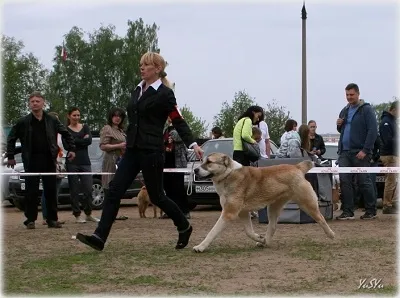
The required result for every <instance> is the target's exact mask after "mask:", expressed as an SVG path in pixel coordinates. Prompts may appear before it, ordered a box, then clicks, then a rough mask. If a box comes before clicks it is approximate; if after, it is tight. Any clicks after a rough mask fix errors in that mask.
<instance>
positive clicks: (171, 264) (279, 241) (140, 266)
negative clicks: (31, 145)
mask: <svg viewBox="0 0 400 298" xmlns="http://www.w3.org/2000/svg"><path fill="white" fill-rule="evenodd" d="M3 211H4V213H3V214H4V216H3V220H4V237H5V238H4V256H5V258H4V259H3V271H4V272H3V273H4V274H3V277H4V291H5V294H6V295H13V294H28V295H29V294H40V295H51V294H52V295H54V294H59V295H69V294H76V295H82V294H111V293H114V294H125V295H131V296H137V295H152V296H153V295H294V294H322V295H330V294H340V295H353V294H363V295H364V294H374V295H395V294H396V293H397V290H398V288H397V286H396V285H397V279H396V216H393V215H385V216H384V215H382V214H379V218H378V219H377V220H375V221H365V222H364V221H361V220H359V219H356V220H355V221H352V222H337V221H330V222H329V224H330V226H331V228H332V229H333V230H334V231H335V233H336V235H337V239H335V240H334V241H332V240H329V239H327V238H326V236H325V234H324V233H323V231H322V230H321V229H320V227H319V226H317V225H315V224H306V225H282V224H280V225H278V229H277V232H276V235H275V238H274V239H275V241H274V244H273V247H271V248H257V247H255V245H254V243H253V242H252V241H251V240H249V239H248V238H247V237H246V236H245V234H244V231H243V228H242V227H241V226H240V225H239V224H238V223H233V224H232V225H231V226H229V227H228V228H227V229H226V230H225V232H224V233H223V235H221V237H220V238H218V239H217V240H216V241H215V242H214V243H213V244H212V245H211V246H210V248H209V250H208V251H206V252H204V253H202V254H196V253H194V252H193V251H192V249H191V248H192V247H193V246H194V245H197V244H198V243H199V242H200V241H201V240H202V239H203V238H204V237H205V235H206V234H207V233H208V231H209V230H210V229H211V227H212V226H213V225H214V223H215V221H216V220H217V218H218V216H219V211H215V210H200V211H194V212H193V213H192V216H193V219H192V220H191V222H192V224H193V227H194V232H193V235H192V238H191V241H190V243H189V247H188V248H186V249H184V250H182V251H176V250H175V249H174V244H175V241H176V237H177V235H176V231H175V229H174V227H173V225H172V221H170V220H162V219H153V218H147V219H140V218H138V211H137V208H136V207H132V206H126V207H124V208H122V209H121V211H120V214H124V215H127V216H129V219H128V220H126V221H120V222H116V223H115V224H114V226H113V230H112V232H111V236H110V238H109V241H108V243H107V245H106V247H105V250H104V251H103V252H96V251H93V250H91V249H89V248H87V247H85V246H83V245H82V244H80V243H79V242H78V241H76V240H72V239H71V236H72V235H74V234H76V232H78V231H80V232H87V233H91V232H93V230H94V228H95V224H94V223H87V224H83V225H82V224H81V225H79V224H75V223H73V221H72V216H71V212H70V211H61V212H60V218H61V219H65V220H67V223H66V225H65V226H64V228H63V229H60V230H54V229H48V228H47V227H46V226H42V225H41V222H40V221H38V222H37V228H36V230H26V229H25V228H24V227H23V225H22V220H23V214H22V213H21V212H19V211H17V210H16V209H15V208H11V207H3ZM148 212H149V215H150V213H151V212H152V210H148ZM359 214H361V213H358V215H359ZM97 215H99V213H97ZM254 228H255V230H256V231H257V232H262V231H264V230H265V229H266V225H265V224H259V223H258V222H257V221H256V220H255V221H254ZM374 278H375V279H377V280H379V279H381V281H380V283H379V284H376V286H375V287H374V288H364V289H363V288H361V289H360V288H359V285H360V280H362V279H366V283H367V284H368V283H369V282H371V283H372V284H374V283H373V282H374V280H373V279H374Z"/></svg>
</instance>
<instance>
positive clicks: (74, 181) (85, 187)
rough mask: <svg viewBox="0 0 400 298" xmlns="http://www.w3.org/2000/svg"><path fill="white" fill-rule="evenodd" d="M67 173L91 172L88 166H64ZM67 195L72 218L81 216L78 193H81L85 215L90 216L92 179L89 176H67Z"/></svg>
mask: <svg viewBox="0 0 400 298" xmlns="http://www.w3.org/2000/svg"><path fill="white" fill-rule="evenodd" d="M66 168H67V171H68V172H76V173H82V172H91V171H92V167H91V166H90V165H74V164H67V165H66ZM68 185H69V193H70V196H71V207H72V214H73V215H74V216H80V215H81V208H80V205H79V193H80V192H82V193H83V199H82V207H83V211H84V212H85V214H86V215H90V214H92V205H91V201H92V187H93V178H92V176H91V175H79V174H77V175H69V176H68Z"/></svg>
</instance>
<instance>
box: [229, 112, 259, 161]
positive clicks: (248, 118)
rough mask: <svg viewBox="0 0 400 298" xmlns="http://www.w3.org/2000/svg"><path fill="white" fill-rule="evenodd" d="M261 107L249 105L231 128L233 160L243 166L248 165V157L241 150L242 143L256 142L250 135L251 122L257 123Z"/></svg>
mask: <svg viewBox="0 0 400 298" xmlns="http://www.w3.org/2000/svg"><path fill="white" fill-rule="evenodd" d="M262 114H263V109H262V108H261V107H259V106H251V107H249V108H248V109H247V111H246V112H244V113H243V114H242V115H241V116H240V117H239V119H238V122H237V123H236V125H235V128H234V129H233V160H235V161H237V162H238V163H240V164H242V165H243V166H250V159H249V157H248V156H247V155H246V154H245V152H244V150H243V143H242V142H247V143H250V144H256V143H257V142H256V141H255V140H254V139H253V138H252V137H251V135H252V127H253V124H255V123H257V122H258V120H259V118H260V117H261V115H262Z"/></svg>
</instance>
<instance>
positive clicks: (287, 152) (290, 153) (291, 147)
mask: <svg viewBox="0 0 400 298" xmlns="http://www.w3.org/2000/svg"><path fill="white" fill-rule="evenodd" d="M300 148H301V142H300V136H299V134H298V133H297V122H296V121H295V120H293V119H288V120H286V123H285V132H284V133H283V135H282V137H281V144H280V146H279V149H278V150H277V152H276V158H289V157H297V156H299V154H301V152H300Z"/></svg>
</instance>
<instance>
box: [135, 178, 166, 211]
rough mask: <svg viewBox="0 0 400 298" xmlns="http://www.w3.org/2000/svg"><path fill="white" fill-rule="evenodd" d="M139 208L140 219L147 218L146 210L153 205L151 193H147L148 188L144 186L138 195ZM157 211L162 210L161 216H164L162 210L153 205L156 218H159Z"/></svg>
mask: <svg viewBox="0 0 400 298" xmlns="http://www.w3.org/2000/svg"><path fill="white" fill-rule="evenodd" d="M137 199H138V208H139V216H140V218H146V210H147V207H148V206H149V204H150V203H151V201H150V197H149V193H148V192H147V189H146V186H142V188H141V189H140V191H139V193H138V195H137ZM157 209H159V210H160V216H162V210H161V209H160V208H158V207H157V206H156V205H154V204H153V210H154V218H157Z"/></svg>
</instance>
